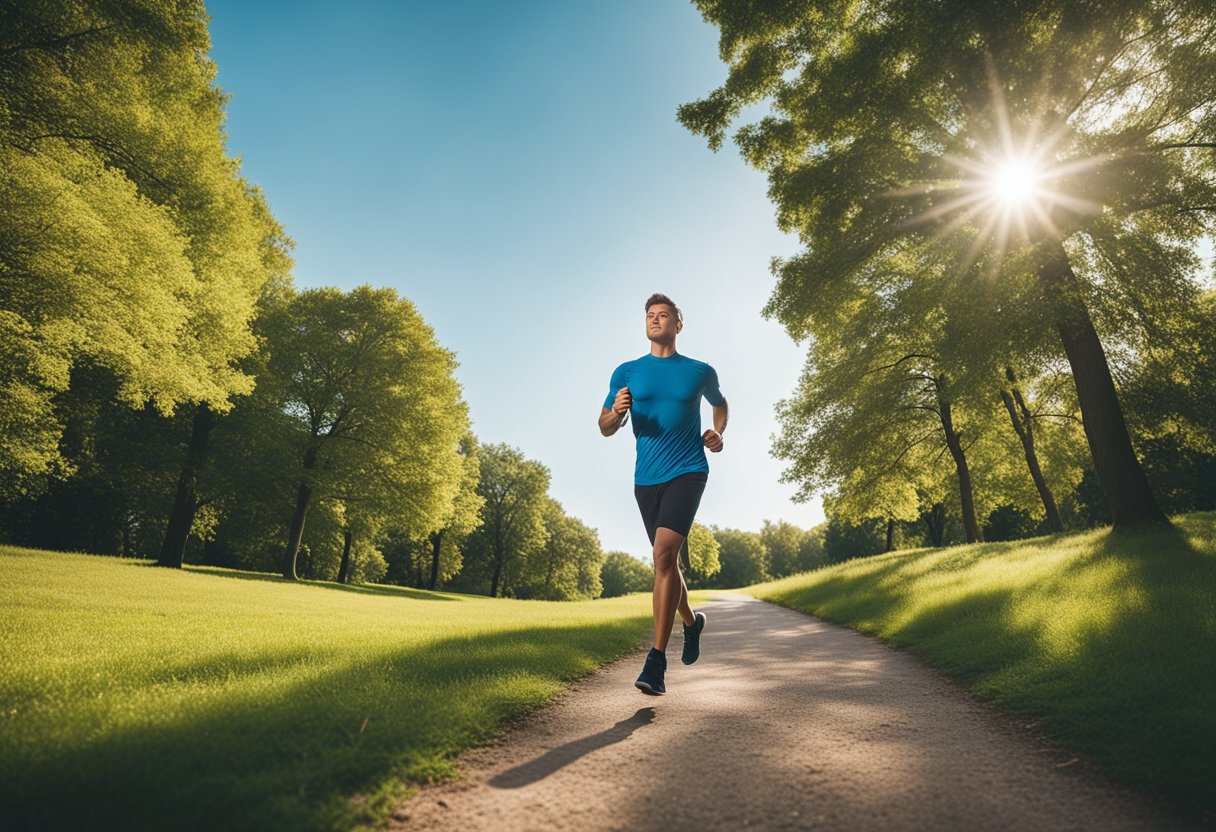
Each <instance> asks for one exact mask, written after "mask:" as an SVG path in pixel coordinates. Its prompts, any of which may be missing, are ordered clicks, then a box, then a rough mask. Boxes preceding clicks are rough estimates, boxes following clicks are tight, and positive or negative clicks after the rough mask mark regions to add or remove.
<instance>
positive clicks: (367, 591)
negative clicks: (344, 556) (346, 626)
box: [129, 560, 461, 601]
mask: <svg viewBox="0 0 1216 832" xmlns="http://www.w3.org/2000/svg"><path fill="white" fill-rule="evenodd" d="M129 565H131V566H141V567H142V566H147V567H155V566H156V563H155V562H153V561H142V560H141V561H137V562H133V563H131V564H129ZM183 569H184V571H186V572H190V573H193V574H195V575H209V576H212V577H216V578H231V579H234V580H238V581H260V582H263V583H272V584H295V585H298V586H312V587H317V588H318V589H333V590H337V591H339V592H353V593H356V594H359V595H387V596H389V597H392V598H412V599H414V600H415V601H459V600H461V598H460V596H458V595H452V594H445V593H442V592H433V591H431V590H426V589H414V588H412V587H407V586H388V585H385V584H339V583H335V582H334V581H306V580H298V581H290V580H288V579H287V578H284V577H283V576H282V575H273V574H271V573H269V572H246V571H244V570H241V569H224V568H221V567H218V566H192V565H190V564H187V565H186V566H185V567H183Z"/></svg>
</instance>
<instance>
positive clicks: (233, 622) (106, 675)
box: [0, 547, 650, 830]
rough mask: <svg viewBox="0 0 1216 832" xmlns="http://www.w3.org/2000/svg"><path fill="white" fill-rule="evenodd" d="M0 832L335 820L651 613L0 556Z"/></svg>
mask: <svg viewBox="0 0 1216 832" xmlns="http://www.w3.org/2000/svg"><path fill="white" fill-rule="evenodd" d="M0 570H3V571H2V574H3V580H2V581H0V611H2V612H0V667H2V668H3V672H0V806H3V807H4V809H3V812H2V814H0V826H2V827H3V828H5V829H26V828H37V829H43V828H72V829H80V830H85V829H103V828H104V829H116V828H121V829H291V830H308V829H332V828H346V827H349V826H351V825H353V824H356V823H360V822H367V821H376V820H378V819H381V818H383V817H384V816H385V814H386V813H387V811H388V810H389V809H390V808H391V806H392V804H393V802H394V801H395V799H397V798H399V797H400V796H401V795H402V793H403V787H402V786H401V782H402V780H405V781H410V782H415V783H416V782H422V781H427V780H432V779H436V778H441V777H444V776H447V775H449V774H450V773H451V771H452V760H453V757H454V756H455V755H456V754H457V753H458V752H460V751H461V750H463V749H466V748H468V747H470V746H471V745H473V744H475V743H477V742H478V741H481V740H484V739H486V738H488V737H490V736H492V735H493V734H495V733H496V731H497V730H498V729H499V727H500V726H501V724H502V723H503V721H504V720H506V719H509V718H511V717H514V716H516V715H519V714H521V713H523V712H525V711H527V710H529V709H532V708H534V707H536V706H537V705H539V704H540V703H542V702H544V701H546V700H548V699H549V698H551V697H552V696H554V695H555V694H556V693H558V692H559V691H560V690H561V689H562V688H563V687H564V685H563V680H569V679H571V678H574V677H577V676H579V675H580V674H584V673H586V672H588V671H590V670H592V669H593V668H595V667H597V666H598V665H600V664H601V663H603V662H604V661H606V660H608V659H610V658H612V657H614V656H616V655H619V654H621V653H623V652H625V651H627V650H629V649H630V648H631V647H633V646H634V645H635V644H636V643H637V642H638V640H639V639H640V638H642V637H644V636H645V635H646V634H647V633H648V631H649V627H650V601H649V598H648V597H645V596H627V597H625V598H617V599H611V600H605V601H591V602H583V603H545V602H521V601H505V600H501V599H500V600H492V599H488V598H476V597H470V596H460V595H445V594H439V593H428V592H419V591H412V590H405V589H395V588H386V587H368V588H358V587H342V586H339V585H336V584H323V583H311V584H291V583H287V582H284V581H281V580H279V579H277V578H273V577H270V576H265V575H251V574H249V573H240V572H231V571H225V570H210V569H186V570H184V571H180V572H177V571H171V570H163V569H156V568H153V567H150V566H148V565H145V564H142V563H136V562H132V561H121V560H116V559H112V558H99V557H90V556H85V555H69V554H59V553H52V552H40V551H32V550H22V549H13V548H7V547H0Z"/></svg>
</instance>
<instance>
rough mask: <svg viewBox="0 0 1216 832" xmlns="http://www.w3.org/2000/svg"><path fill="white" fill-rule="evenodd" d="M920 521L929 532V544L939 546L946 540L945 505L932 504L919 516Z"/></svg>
mask: <svg viewBox="0 0 1216 832" xmlns="http://www.w3.org/2000/svg"><path fill="white" fill-rule="evenodd" d="M921 519H922V520H924V521H925V528H926V529H928V532H929V544H930V545H932V546H941V545H942V542H943V541H944V540H945V539H946V504H945V503H934V504H933V506H932V508H930V509H929V510H928V511H926V512H923V513H922V514H921Z"/></svg>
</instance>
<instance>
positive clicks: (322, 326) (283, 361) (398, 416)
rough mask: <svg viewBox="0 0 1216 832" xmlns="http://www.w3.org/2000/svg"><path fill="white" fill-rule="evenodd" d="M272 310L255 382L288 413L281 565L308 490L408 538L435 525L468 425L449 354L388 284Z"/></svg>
mask: <svg viewBox="0 0 1216 832" xmlns="http://www.w3.org/2000/svg"><path fill="white" fill-rule="evenodd" d="M272 314H273V317H272V318H271V320H268V322H267V335H268V348H269V351H270V361H269V370H268V373H267V375H268V376H269V377H270V378H268V379H267V383H268V384H270V385H273V386H274V388H275V389H277V390H278V391H280V395H281V397H282V398H281V402H282V409H283V410H284V411H285V412H286V413H287V414H288V415H289V416H290V417H291V419H292V424H293V428H294V435H295V446H296V453H297V457H296V458H297V459H298V460H299V467H298V468H297V472H298V473H297V474H296V496H295V507H294V509H293V511H292V514H291V521H290V525H289V527H288V541H287V547H286V549H285V550H284V554H283V561H282V572H283V576H284V577H286V578H291V579H294V578H295V577H296V557H297V554H298V553H299V548H300V541H301V539H302V538H303V534H304V525H305V519H306V517H307V515H308V510H309V508H310V506H311V505H312V504H313V501H314V499H317V498H321V499H325V498H329V499H337V500H340V501H342V502H343V503H344V504H350V503H352V502H355V501H357V502H359V504H360V506H361V507H362V510H363V512H364V513H365V515H369V516H370V515H373V514H374V515H376V516H377V517H389V516H391V518H392V520H393V525H394V526H395V527H397V528H398V529H400V530H402V531H404V532H405V533H406V534H407V535H408V536H410V537H416V536H422V535H425V534H427V533H428V532H430V531H431V530H433V529H436V528H438V527H439V525H440V524H441V523H442V522H443V518H444V517H445V516H447V515H448V514H449V513H450V512H451V510H452V503H453V501H454V500H455V498H456V495H457V493H458V491H459V487H460V481H461V468H462V463H461V459H460V455H459V453H458V445H459V440H460V437H461V436H463V435H464V434H465V433H467V431H468V416H467V413H466V410H465V407H464V403H463V402H462V401H461V398H460V388H459V386H458V385H457V383H456V380H455V378H454V376H453V372H454V370H455V366H456V363H455V360H454V358H453V356H452V354H451V353H450V352H448V351H447V350H445V349H443V348H442V347H441V346H440V345H439V344H438V343H437V342H436V340H435V335H434V332H433V331H432V330H431V328H430V327H429V326H427V324H426V323H425V322H424V321H423V320H422V317H421V316H420V315H419V314H418V312H417V311H416V310H415V309H414V306H413V304H411V303H410V302H409V301H407V300H404V299H401V298H399V297H398V296H397V294H396V292H394V291H393V290H391V289H373V288H371V287H369V286H361V287H358V288H356V289H353V290H352V291H351V292H349V293H342V292H340V291H338V290H337V289H311V290H308V291H305V292H301V293H300V294H299V296H298V297H296V298H295V299H293V300H292V301H291V302H290V303H288V304H287V305H286V306H285V307H283V308H282V309H277V310H275V311H274V312H273V313H272Z"/></svg>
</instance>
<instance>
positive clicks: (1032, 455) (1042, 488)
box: [1001, 367, 1064, 532]
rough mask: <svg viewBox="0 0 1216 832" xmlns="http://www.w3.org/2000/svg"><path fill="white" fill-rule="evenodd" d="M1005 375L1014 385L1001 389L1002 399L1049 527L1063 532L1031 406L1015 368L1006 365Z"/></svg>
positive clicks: (1054, 530) (1062, 524) (1062, 522)
mask: <svg viewBox="0 0 1216 832" xmlns="http://www.w3.org/2000/svg"><path fill="white" fill-rule="evenodd" d="M1005 375H1006V377H1007V378H1008V379H1009V382H1010V384H1012V385H1013V386H1012V387H1010V388H1009V389H1008V390H1002V391H1001V401H1003V402H1004V403H1005V410H1007V411H1008V412H1009V419H1010V421H1012V422H1013V429H1014V431H1016V432H1017V435H1018V438H1019V439H1021V440H1022V452H1023V454H1024V455H1025V457H1026V467H1027V468H1029V469H1030V478H1031V479H1032V480H1034V487H1035V488H1037V489H1038V491H1039V499H1040V500H1041V501H1042V502H1043V511H1044V512H1046V516H1047V528H1048V529H1049V530H1050V531H1053V532H1062V531H1064V521H1063V520H1062V519H1061V518H1060V509H1059V508H1058V507H1057V506H1056V498H1055V497H1054V496H1053V495H1052V493H1051V489H1050V488H1048V487H1047V479H1046V478H1045V477H1044V476H1043V471H1042V469H1041V468H1039V455H1038V453H1037V452H1036V451H1035V449H1034V422H1033V421H1032V420H1031V415H1030V408H1029V407H1027V406H1026V400H1025V399H1024V398H1022V391H1021V390H1019V389H1018V387H1017V384H1016V383H1015V382H1016V381H1017V378H1016V376H1014V373H1013V368H1012V367H1006V368H1005Z"/></svg>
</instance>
